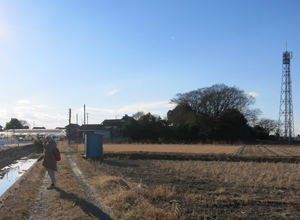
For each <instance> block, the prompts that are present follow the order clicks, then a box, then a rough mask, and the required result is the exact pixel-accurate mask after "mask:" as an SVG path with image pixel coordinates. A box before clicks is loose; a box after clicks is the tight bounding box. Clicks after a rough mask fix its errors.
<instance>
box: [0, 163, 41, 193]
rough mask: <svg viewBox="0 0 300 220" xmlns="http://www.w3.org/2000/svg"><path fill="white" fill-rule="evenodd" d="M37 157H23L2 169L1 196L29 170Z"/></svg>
mask: <svg viewBox="0 0 300 220" xmlns="http://www.w3.org/2000/svg"><path fill="white" fill-rule="evenodd" d="M36 161H37V159H27V158H22V159H21V160H17V161H15V162H14V163H13V164H11V165H9V166H6V167H4V168H2V169H1V170H0V196H1V195H2V194H3V193H4V192H5V191H6V190H7V189H8V188H9V187H11V186H12V185H13V184H14V183H15V182H16V181H17V180H18V179H19V178H20V177H21V176H22V175H23V174H24V173H25V171H26V170H28V169H29V168H30V167H31V166H32V165H33V164H34V163H35V162H36Z"/></svg>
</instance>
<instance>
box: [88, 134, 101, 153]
mask: <svg viewBox="0 0 300 220" xmlns="http://www.w3.org/2000/svg"><path fill="white" fill-rule="evenodd" d="M85 156H86V157H101V156H103V144H102V135H98V134H85Z"/></svg>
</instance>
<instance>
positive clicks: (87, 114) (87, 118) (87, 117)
mask: <svg viewBox="0 0 300 220" xmlns="http://www.w3.org/2000/svg"><path fill="white" fill-rule="evenodd" d="M89 114H90V113H88V112H87V113H86V124H87V125H88V124H89Z"/></svg>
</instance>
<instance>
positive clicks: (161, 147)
mask: <svg viewBox="0 0 300 220" xmlns="http://www.w3.org/2000/svg"><path fill="white" fill-rule="evenodd" d="M241 147H242V146H240V145H179V144H103V151H104V153H105V152H140V151H142V152H173V153H196V154H197V153H205V154H212V153H214V154H222V153H223V154H236V153H237V152H238V151H239V150H240V148H241ZM78 150H79V151H84V145H83V144H81V145H79V146H78Z"/></svg>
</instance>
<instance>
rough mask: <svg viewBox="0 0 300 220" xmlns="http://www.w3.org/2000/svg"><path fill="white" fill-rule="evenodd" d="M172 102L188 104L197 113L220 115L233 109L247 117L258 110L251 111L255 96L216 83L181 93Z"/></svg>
mask: <svg viewBox="0 0 300 220" xmlns="http://www.w3.org/2000/svg"><path fill="white" fill-rule="evenodd" d="M176 96H177V97H176V98H173V99H171V102H172V103H176V104H187V105H189V106H190V107H191V109H192V110H194V111H195V112H196V114H197V115H200V114H205V115H208V116H213V117H219V116H221V115H222V114H224V113H226V112H227V111H230V110H232V109H235V110H238V111H240V112H241V113H242V114H243V115H244V116H245V117H246V116H247V115H249V116H250V115H252V117H253V115H255V113H257V111H258V110H256V111H255V112H253V111H252V112H251V109H250V108H249V107H250V106H251V105H252V104H254V102H255V98H254V97H253V96H250V95H248V94H246V93H245V92H244V91H243V90H240V89H238V88H236V87H228V86H226V85H224V84H216V85H213V86H211V87H208V88H202V89H198V90H194V91H191V92H188V93H179V94H177V95H176Z"/></svg>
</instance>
